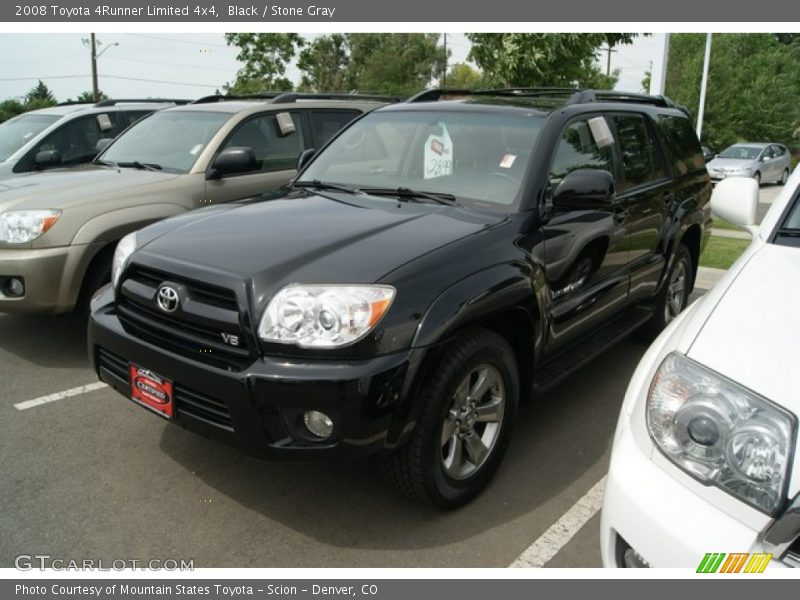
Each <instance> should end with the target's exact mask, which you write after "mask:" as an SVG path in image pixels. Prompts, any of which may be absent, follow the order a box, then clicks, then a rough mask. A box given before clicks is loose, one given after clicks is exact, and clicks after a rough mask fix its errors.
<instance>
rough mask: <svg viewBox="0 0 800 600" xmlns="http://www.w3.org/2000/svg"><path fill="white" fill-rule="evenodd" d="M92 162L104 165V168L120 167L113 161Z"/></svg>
mask: <svg viewBox="0 0 800 600" xmlns="http://www.w3.org/2000/svg"><path fill="white" fill-rule="evenodd" d="M92 162H93V163H94V164H96V165H103V166H104V167H112V168H114V169H119V165H118V164H117V163H115V162H114V161H113V160H94V161H92Z"/></svg>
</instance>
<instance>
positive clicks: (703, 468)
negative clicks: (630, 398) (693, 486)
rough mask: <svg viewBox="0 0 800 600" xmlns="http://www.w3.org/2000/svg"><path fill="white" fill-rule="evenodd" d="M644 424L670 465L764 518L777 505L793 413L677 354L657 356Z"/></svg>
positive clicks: (782, 491)
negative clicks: (659, 362) (671, 463)
mask: <svg viewBox="0 0 800 600" xmlns="http://www.w3.org/2000/svg"><path fill="white" fill-rule="evenodd" d="M647 427H648V431H649V432H650V436H651V437H652V439H653V441H654V442H655V444H656V446H657V447H658V448H659V449H660V450H661V451H662V452H663V453H664V454H665V455H666V456H667V458H669V459H670V460H671V461H672V462H674V463H675V464H676V465H678V466H679V467H680V468H682V469H683V470H684V471H686V472H687V473H689V474H690V475H692V476H693V477H695V478H696V479H698V480H699V481H700V482H702V483H704V484H706V485H715V486H718V487H720V488H721V489H723V490H724V491H726V492H728V493H729V494H732V495H734V496H736V497H738V498H739V499H741V500H743V501H744V502H746V503H748V504H750V505H752V506H754V507H756V508H757V509H759V510H761V511H763V512H766V513H769V514H772V513H774V512H775V510H776V509H777V508H779V506H780V504H781V503H782V502H783V499H784V496H785V493H786V485H787V479H788V468H789V464H790V462H791V457H792V449H793V448H794V437H795V430H796V419H795V417H794V415H792V414H791V413H789V412H787V411H785V410H784V409H782V408H781V407H779V406H776V405H775V404H773V403H772V402H769V401H768V400H766V399H764V398H762V397H760V396H758V395H757V394H755V393H753V392H751V391H750V390H748V389H746V388H744V387H742V386H740V385H738V384H737V383H735V382H733V381H730V380H729V379H726V378H725V377H722V376H721V375H719V374H717V373H715V372H714V371H711V370H710V369H708V368H706V367H704V366H702V365H700V364H698V363H696V362H694V361H692V360H690V359H688V358H686V357H685V356H683V355H681V354H677V353H672V354H670V355H669V356H667V357H666V358H665V359H664V362H662V363H661V366H660V367H659V368H658V371H657V372H656V375H655V377H654V378H653V382H652V384H651V386H650V392H649V394H648V397H647Z"/></svg>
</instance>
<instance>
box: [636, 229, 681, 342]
mask: <svg viewBox="0 0 800 600" xmlns="http://www.w3.org/2000/svg"><path fill="white" fill-rule="evenodd" d="M692 263H693V261H692V254H691V252H689V249H688V248H687V247H686V246H685V245H684V244H679V245H678V249H677V250H676V251H675V258H674V260H673V261H672V266H671V267H670V269H669V274H668V275H667V279H666V281H665V282H664V285H663V287H662V289H661V290H660V291H659V292H658V295H657V296H656V298H655V300H654V301H653V316H652V317H651V318H650V320H649V321H647V323H645V324H644V325H643V326H642V327H641V329H639V332H638V334H639V337H640V338H641V339H643V340H645V341H651V340H653V339H654V338H655V337H656V336H657V335H658V334H659V333H661V331H662V330H663V329H664V328H665V327H666V326H667V325H669V323H670V322H671V321H672V320H673V319H674V318H675V317H677V316H678V315H679V314H680V312H681V311H682V310H683V309H684V308H686V304H687V301H688V300H689V291H690V290H689V286H690V282H691V281H692V276H693V273H694V265H693V264H692Z"/></svg>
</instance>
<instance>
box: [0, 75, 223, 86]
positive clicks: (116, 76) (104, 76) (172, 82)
mask: <svg viewBox="0 0 800 600" xmlns="http://www.w3.org/2000/svg"><path fill="white" fill-rule="evenodd" d="M34 79H35V78H34ZM103 79H125V80H127V81H144V82H146V83H166V84H169V85H185V86H190V87H200V88H217V87H219V84H216V83H186V82H183V81H165V80H163V79H142V78H139V77H124V76H122V75H103ZM0 81H1V80H0Z"/></svg>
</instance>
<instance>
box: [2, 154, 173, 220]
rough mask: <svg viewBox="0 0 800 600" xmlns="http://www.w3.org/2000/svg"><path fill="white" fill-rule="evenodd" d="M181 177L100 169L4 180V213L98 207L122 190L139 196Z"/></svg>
mask: <svg viewBox="0 0 800 600" xmlns="http://www.w3.org/2000/svg"><path fill="white" fill-rule="evenodd" d="M179 176H180V175H176V174H175V173H163V172H158V171H145V170H139V169H128V168H125V169H114V168H111V167H103V166H97V165H90V166H88V167H79V168H75V169H56V170H52V171H42V172H37V173H28V174H25V175H19V176H17V177H10V178H8V179H2V180H0V212H2V211H6V210H11V209H33V208H70V207H74V206H80V205H83V204H94V203H95V202H96V201H97V199H98V197H99V196H105V195H108V196H115V195H118V194H119V192H120V191H122V190H125V191H133V192H136V191H138V190H143V189H146V188H147V187H149V186H152V185H154V184H161V183H164V182H167V181H171V180H173V179H175V178H176V177H179Z"/></svg>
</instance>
